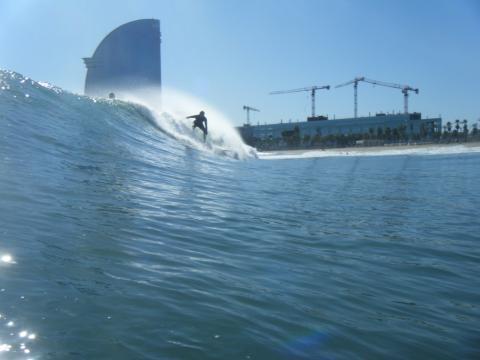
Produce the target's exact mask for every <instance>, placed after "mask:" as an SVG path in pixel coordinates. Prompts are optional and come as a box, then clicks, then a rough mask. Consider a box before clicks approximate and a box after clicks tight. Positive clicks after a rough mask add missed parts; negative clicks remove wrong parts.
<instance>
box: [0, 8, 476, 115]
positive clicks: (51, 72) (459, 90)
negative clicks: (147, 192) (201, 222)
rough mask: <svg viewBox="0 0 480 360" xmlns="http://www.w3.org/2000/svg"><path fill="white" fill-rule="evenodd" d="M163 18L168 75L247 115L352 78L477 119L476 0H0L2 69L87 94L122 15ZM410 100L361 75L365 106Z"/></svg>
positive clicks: (324, 103) (334, 94)
mask: <svg viewBox="0 0 480 360" xmlns="http://www.w3.org/2000/svg"><path fill="white" fill-rule="evenodd" d="M140 18H157V19H160V21H161V32H162V67H163V69H162V76H163V83H164V85H166V86H168V87H172V88H175V89H178V90H182V91H185V92H187V93H190V94H192V95H194V96H197V97H200V98H202V99H204V100H205V101H207V102H208V103H210V104H212V105H214V106H216V107H217V108H219V109H220V110H222V111H223V112H224V113H225V114H227V115H228V116H229V117H230V118H231V119H232V120H233V122H234V123H235V124H241V123H243V122H244V118H245V115H244V112H243V110H242V106H243V105H244V104H247V105H251V106H254V107H257V108H259V109H260V110H261V112H260V113H255V114H253V121H254V122H257V121H260V122H262V123H263V122H268V123H272V122H277V121H279V120H280V119H283V120H284V121H287V120H288V119H292V120H294V121H295V120H297V119H300V120H304V119H305V117H306V116H307V115H309V113H310V100H309V94H308V93H297V94H289V95H268V93H269V92H270V91H274V90H285V89H292V88H298V87H304V86H311V85H326V84H330V85H337V84H340V83H342V82H346V81H348V80H350V79H353V78H354V77H355V76H366V77H368V78H372V79H377V80H382V81H387V82H396V83H402V84H409V85H412V86H414V87H418V88H420V94H419V95H415V94H412V95H411V97H410V110H411V111H419V112H422V113H423V114H424V116H425V115H430V116H436V115H439V114H441V115H442V117H443V118H444V121H448V120H454V119H455V118H460V119H463V118H467V119H469V120H470V121H472V120H476V119H478V118H480V1H478V0H471V1H467V0H458V1H453V0H424V1H415V0H402V1H386V0H365V1H358V0H335V1H334V0H330V1H322V0H261V1H259V0H242V1H236V0H235V1H234V0H175V1H171V0H170V1H160V0H152V1H149V0H129V1H121V0H115V1H110V0H104V1H100V0H82V1H74V0H0V68H3V69H9V70H15V71H17V72H20V73H22V74H24V75H26V76H29V77H32V78H33V79H35V80H42V81H48V82H50V83H53V84H55V85H58V86H60V87H63V88H65V89H68V90H70V91H73V92H78V93H82V92H83V83H84V77H85V73H86V70H85V66H84V65H83V62H82V60H81V58H82V57H86V56H91V55H92V54H93V51H94V50H95V48H96V46H97V45H98V43H99V42H100V41H101V40H102V39H103V37H104V36H105V35H106V34H107V33H109V32H110V31H111V30H113V29H114V28H116V27H118V26H119V25H121V24H123V23H125V22H128V21H131V20H136V19H140ZM402 109H403V97H402V94H401V92H400V90H396V89H390V88H382V87H378V86H377V87H373V86H372V85H369V84H365V83H361V84H360V85H359V115H368V113H369V112H371V113H374V112H378V111H384V112H391V111H392V110H394V111H401V110H402ZM317 113H320V114H328V115H329V116H330V117H333V115H334V114H335V115H336V117H337V118H339V117H350V116H352V114H353V88H352V87H351V86H349V87H344V88H340V89H333V90H330V91H328V92H327V91H320V92H319V93H318V95H317Z"/></svg>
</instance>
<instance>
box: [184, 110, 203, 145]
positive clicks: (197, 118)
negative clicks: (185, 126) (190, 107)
mask: <svg viewBox="0 0 480 360" xmlns="http://www.w3.org/2000/svg"><path fill="white" fill-rule="evenodd" d="M187 119H195V120H194V121H193V125H192V129H193V130H195V128H197V127H198V128H199V129H200V130H202V131H203V141H205V140H206V138H207V134H208V126H207V118H206V117H205V111H200V114H198V115H191V116H187ZM204 123H205V125H204Z"/></svg>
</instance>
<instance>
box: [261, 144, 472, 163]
mask: <svg viewBox="0 0 480 360" xmlns="http://www.w3.org/2000/svg"><path fill="white" fill-rule="evenodd" d="M468 152H480V141H474V142H464V143H449V144H444V143H440V144H401V145H400V144H397V145H396V144H389V145H384V146H355V147H345V148H326V149H321V148H316V149H298V150H277V151H259V156H260V158H264V159H266V158H270V157H272V158H290V157H291V158H301V157H305V158H308V157H330V156H382V155H402V154H418V155H422V154H424V155H429V154H432V155H433V154H449V153H452V154H457V153H468Z"/></svg>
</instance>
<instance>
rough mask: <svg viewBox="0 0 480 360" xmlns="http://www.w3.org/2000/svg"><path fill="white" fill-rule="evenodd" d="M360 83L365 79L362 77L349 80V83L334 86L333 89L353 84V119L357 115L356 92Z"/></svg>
mask: <svg viewBox="0 0 480 360" xmlns="http://www.w3.org/2000/svg"><path fill="white" fill-rule="evenodd" d="M360 81H365V78H364V77H363V76H358V77H356V78H355V79H353V80H350V81H347V82H346V83H343V84H340V85H337V86H335V88H339V87H342V86H347V85H350V84H353V114H354V117H355V118H356V117H357V115H358V101H357V91H358V83H359V82H360Z"/></svg>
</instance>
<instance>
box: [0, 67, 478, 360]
mask: <svg viewBox="0 0 480 360" xmlns="http://www.w3.org/2000/svg"><path fill="white" fill-rule="evenodd" d="M226 145H228V144H223V146H226ZM235 146H237V145H235ZM213 149H215V146H213ZM211 150H212V146H211V147H202V146H200V145H198V144H196V143H195V142H194V141H193V140H192V142H191V143H190V142H188V141H187V142H185V140H184V139H183V140H182V139H179V138H178V137H175V136H173V135H172V133H169V132H168V131H166V130H165V129H164V128H162V123H161V122H159V120H158V118H155V114H153V113H151V112H150V111H149V110H148V109H146V108H144V107H141V106H137V105H134V104H129V103H124V102H120V101H107V100H97V101H94V100H93V99H90V98H87V97H81V96H78V95H74V94H70V93H68V92H64V91H62V90H60V89H58V88H55V87H51V86H47V85H45V84H39V83H36V82H34V81H32V80H29V79H25V78H23V77H22V76H21V75H18V74H15V73H11V72H5V71H1V72H0V314H1V317H0V356H2V357H4V358H6V359H29V358H32V359H355V358H358V359H378V358H385V359H405V358H408V359H426V358H430V359H451V358H472V359H473V358H478V357H480V328H479V320H480V308H479V306H480V280H479V276H478V274H479V269H480V267H479V265H480V250H479V241H480V235H479V230H480V220H479V216H478V210H479V208H480V207H479V205H480V192H479V185H478V184H479V181H478V179H479V176H480V154H478V153H469V152H466V153H463V154H458V153H456V154H450V155H449V154H441V155H429V156H424V155H418V154H408V155H396V156H369V157H366V156H359V155H358V156H337V157H328V158H311V159H298V158H297V159H283V160H258V159H254V158H253V157H248V156H244V155H245V152H244V149H240V148H238V149H236V148H235V147H233V148H229V149H228V151H224V152H222V151H211ZM217 150H218V149H217ZM232 154H233V155H232ZM235 158H241V159H243V160H235Z"/></svg>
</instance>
